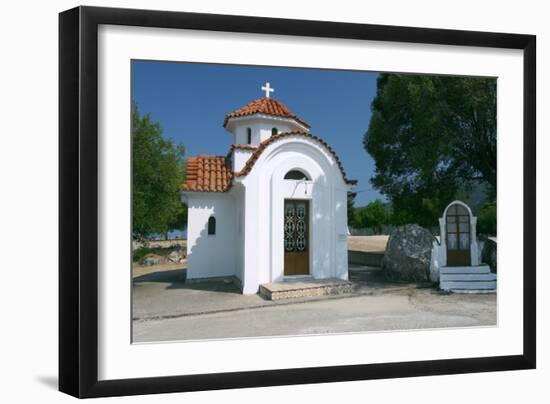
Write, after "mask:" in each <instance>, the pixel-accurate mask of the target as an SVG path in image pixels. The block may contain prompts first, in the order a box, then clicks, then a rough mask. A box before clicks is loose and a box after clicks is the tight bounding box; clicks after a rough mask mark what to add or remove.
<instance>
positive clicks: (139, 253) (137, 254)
mask: <svg viewBox="0 0 550 404" xmlns="http://www.w3.org/2000/svg"><path fill="white" fill-rule="evenodd" d="M154 251H155V250H154V249H153V248H148V247H140V248H137V249H135V250H134V251H133V253H132V261H133V262H139V261H141V260H142V258H143V257H145V256H146V255H147V254H150V253H152V252H154Z"/></svg>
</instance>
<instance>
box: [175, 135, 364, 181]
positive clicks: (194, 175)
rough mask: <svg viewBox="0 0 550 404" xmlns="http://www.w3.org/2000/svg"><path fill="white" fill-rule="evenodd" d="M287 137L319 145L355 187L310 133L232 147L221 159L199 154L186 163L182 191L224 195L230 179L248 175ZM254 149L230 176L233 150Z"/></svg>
mask: <svg viewBox="0 0 550 404" xmlns="http://www.w3.org/2000/svg"><path fill="white" fill-rule="evenodd" d="M290 136H303V137H307V138H310V139H314V140H316V141H317V142H319V143H320V144H322V145H323V146H324V147H325V148H326V149H327V151H328V152H329V153H331V154H332V156H333V157H334V160H336V164H338V168H339V169H340V172H341V173H342V177H343V178H344V181H345V183H346V184H349V185H355V184H357V181H356V180H349V179H347V178H346V172H345V171H344V167H343V166H342V163H341V161H340V159H339V158H338V156H337V155H336V152H335V151H334V150H333V149H332V148H331V147H330V146H329V145H328V144H327V143H326V142H325V141H324V140H323V139H321V138H320V137H318V136H315V135H312V134H311V133H309V132H297V131H294V132H282V133H279V134H277V135H272V136H270V137H269V138H267V139H266V140H264V141H263V142H262V143H260V144H259V145H258V146H250V145H232V146H231V149H230V151H229V154H228V157H223V156H208V155H205V154H202V155H200V156H197V157H189V159H188V160H187V178H186V181H185V184H183V185H182V189H183V190H184V191H194V192H227V191H229V189H230V188H231V185H232V179H233V177H243V176H245V175H247V174H248V173H250V171H251V170H252V167H254V164H255V163H256V161H257V160H258V158H259V157H260V155H261V154H262V152H263V151H264V150H265V149H266V148H267V146H269V145H270V144H271V143H273V142H275V141H277V140H279V139H282V138H286V137H290ZM241 148H243V149H253V150H254V152H253V153H252V155H251V156H250V158H249V159H248V161H247V162H246V164H245V166H244V167H243V169H242V170H241V171H239V172H237V173H233V172H232V171H231V167H230V160H229V157H230V155H231V151H233V149H241Z"/></svg>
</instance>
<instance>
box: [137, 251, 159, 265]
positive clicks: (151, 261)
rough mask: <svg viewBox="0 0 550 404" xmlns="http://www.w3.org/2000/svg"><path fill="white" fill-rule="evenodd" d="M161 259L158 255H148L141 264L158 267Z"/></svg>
mask: <svg viewBox="0 0 550 404" xmlns="http://www.w3.org/2000/svg"><path fill="white" fill-rule="evenodd" d="M161 258H162V257H159V256H158V255H155V254H147V255H146V256H145V257H143V258H142V259H141V261H140V264H141V265H143V266H148V267H150V266H153V265H157V264H160V262H161Z"/></svg>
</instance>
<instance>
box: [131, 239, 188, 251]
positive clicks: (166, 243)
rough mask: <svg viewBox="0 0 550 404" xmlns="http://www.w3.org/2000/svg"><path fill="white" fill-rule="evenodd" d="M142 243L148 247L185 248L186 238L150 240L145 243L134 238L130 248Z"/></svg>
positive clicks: (137, 246)
mask: <svg viewBox="0 0 550 404" xmlns="http://www.w3.org/2000/svg"><path fill="white" fill-rule="evenodd" d="M144 245H147V247H149V248H170V247H175V246H179V247H181V248H185V247H187V240H179V239H178V240H150V241H147V242H145V243H143V242H141V241H136V240H133V241H132V248H133V249H134V250H135V249H137V248H140V247H143V246H144Z"/></svg>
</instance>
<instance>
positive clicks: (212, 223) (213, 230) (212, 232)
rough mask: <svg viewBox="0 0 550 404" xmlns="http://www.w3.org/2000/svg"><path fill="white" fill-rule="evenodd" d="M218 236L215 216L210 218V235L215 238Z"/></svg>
mask: <svg viewBox="0 0 550 404" xmlns="http://www.w3.org/2000/svg"><path fill="white" fill-rule="evenodd" d="M215 234H216V218H215V217H214V216H210V217H209V218H208V235H209V236H213V235H215Z"/></svg>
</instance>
